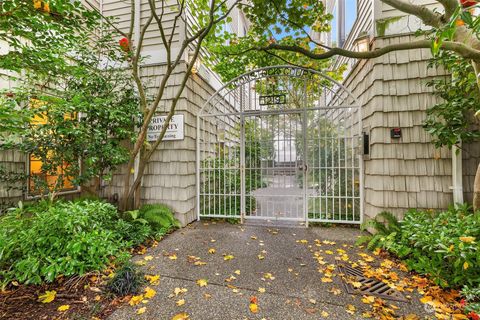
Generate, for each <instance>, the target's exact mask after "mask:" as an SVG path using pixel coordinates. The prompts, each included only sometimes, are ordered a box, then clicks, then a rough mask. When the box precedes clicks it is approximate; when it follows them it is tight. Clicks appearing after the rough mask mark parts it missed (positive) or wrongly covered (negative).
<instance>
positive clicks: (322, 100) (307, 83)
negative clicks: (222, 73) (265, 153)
mask: <svg viewBox="0 0 480 320" xmlns="http://www.w3.org/2000/svg"><path fill="white" fill-rule="evenodd" d="M262 81H263V83H262ZM272 82H275V86H276V89H277V90H275V89H273V92H275V91H284V90H288V89H289V88H290V89H291V88H293V89H294V91H296V93H297V94H298V92H299V91H301V92H302V93H303V94H304V96H305V97H306V96H308V95H310V99H309V100H310V101H316V103H317V107H319V106H324V107H327V108H332V107H359V103H358V100H357V98H356V97H355V96H354V95H353V94H352V92H351V91H350V90H348V89H347V88H346V87H345V86H344V85H342V84H341V83H340V82H338V81H336V80H335V79H333V78H332V77H330V76H328V75H327V74H325V73H323V72H320V71H317V70H313V69H309V68H304V67H299V66H291V65H279V66H269V67H263V68H259V69H255V70H252V71H249V72H247V73H244V74H242V75H240V76H238V77H236V78H234V79H232V80H231V81H229V82H227V83H226V84H224V85H223V86H222V87H221V88H220V89H218V90H217V91H216V92H215V93H214V94H213V95H212V96H211V97H210V98H209V99H208V100H207V101H206V102H205V104H204V105H203V106H202V108H201V110H200V113H199V115H200V116H207V115H209V114H212V113H215V114H222V113H232V112H237V113H243V112H247V111H253V110H255V111H261V110H257V109H252V108H250V109H249V108H248V107H247V108H245V106H252V105H253V104H257V106H256V108H258V104H260V105H261V104H262V103H261V101H260V102H258V101H257V100H259V99H264V100H265V99H266V100H273V101H272V102H277V103H278V102H280V103H282V102H283V96H282V95H278V94H277V95H276V94H271V93H272V92H268V91H269V90H270V91H272V89H271V87H272ZM259 86H260V87H261V88H260V89H259V88H258V87H259ZM302 86H303V87H302ZM262 89H263V91H265V92H264V93H265V94H264V95H262V94H261V91H262ZM312 95H313V96H314V97H313V98H311V96H312ZM252 96H254V97H252ZM297 98H298V97H297ZM254 100H255V101H256V102H255V103H254ZM275 100H277V101H275ZM306 100H307V99H306ZM267 102H268V101H267ZM218 104H221V105H223V108H218V107H217V105H218ZM225 105H227V107H226V108H225ZM302 107H303V108H307V107H308V106H307V104H304V103H302ZM212 109H216V110H215V111H213V110H212ZM221 109H224V110H221ZM235 110H236V111H235Z"/></svg>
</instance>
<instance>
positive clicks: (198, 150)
mask: <svg viewBox="0 0 480 320" xmlns="http://www.w3.org/2000/svg"><path fill="white" fill-rule="evenodd" d="M196 143H197V152H196V153H197V159H196V161H197V164H196V167H197V172H196V180H197V186H196V187H197V221H200V190H201V189H200V115H197V141H196Z"/></svg>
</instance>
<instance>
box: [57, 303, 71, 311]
mask: <svg viewBox="0 0 480 320" xmlns="http://www.w3.org/2000/svg"><path fill="white" fill-rule="evenodd" d="M68 309H70V306H69V305H68V304H64V305H61V306H60V307H58V308H57V310H58V311H67V310H68Z"/></svg>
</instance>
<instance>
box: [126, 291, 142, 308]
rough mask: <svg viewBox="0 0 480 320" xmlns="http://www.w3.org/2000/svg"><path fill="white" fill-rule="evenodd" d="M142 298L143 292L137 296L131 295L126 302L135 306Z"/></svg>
mask: <svg viewBox="0 0 480 320" xmlns="http://www.w3.org/2000/svg"><path fill="white" fill-rule="evenodd" d="M142 300H143V294H141V295H138V296H133V297H131V298H130V301H129V302H128V304H129V305H131V306H135V305H137V304H139V303H140V302H141V301H142Z"/></svg>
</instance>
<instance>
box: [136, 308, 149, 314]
mask: <svg viewBox="0 0 480 320" xmlns="http://www.w3.org/2000/svg"><path fill="white" fill-rule="evenodd" d="M146 310H147V308H146V307H143V308H140V309H138V310H137V314H143V313H145V311H146Z"/></svg>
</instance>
